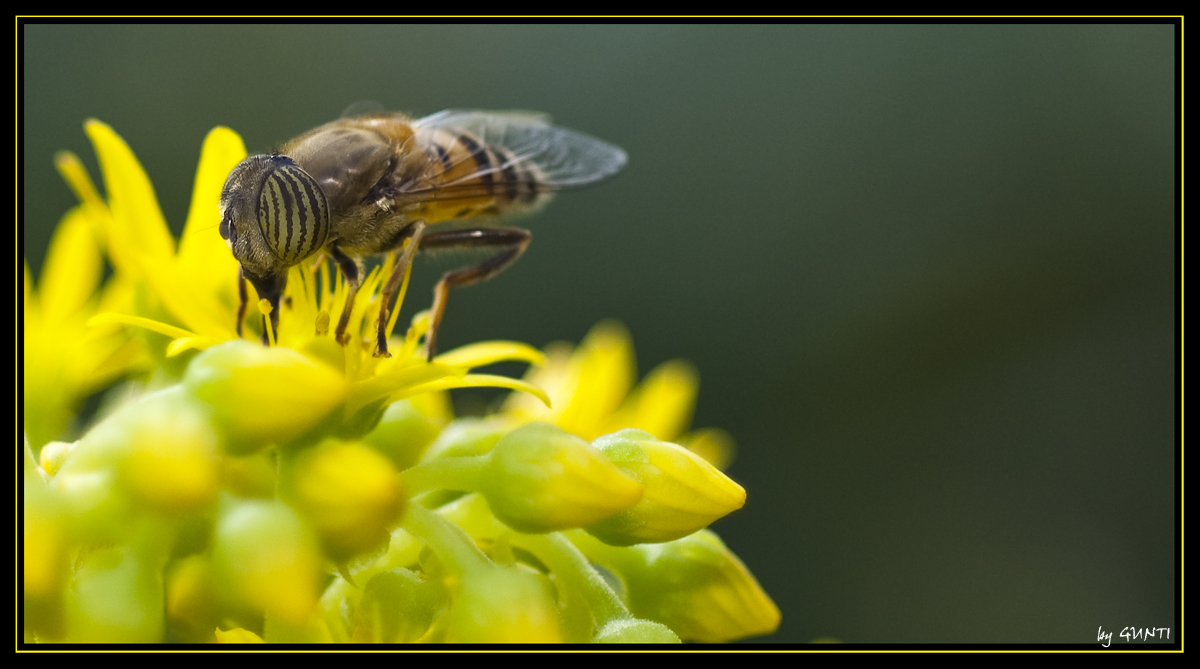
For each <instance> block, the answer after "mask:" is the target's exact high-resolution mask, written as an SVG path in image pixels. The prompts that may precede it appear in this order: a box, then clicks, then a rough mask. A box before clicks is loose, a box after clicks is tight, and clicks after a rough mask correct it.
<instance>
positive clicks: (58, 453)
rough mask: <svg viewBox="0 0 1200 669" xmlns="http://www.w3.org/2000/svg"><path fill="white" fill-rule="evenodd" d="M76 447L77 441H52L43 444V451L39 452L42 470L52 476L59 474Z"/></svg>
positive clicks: (39, 462)
mask: <svg viewBox="0 0 1200 669" xmlns="http://www.w3.org/2000/svg"><path fill="white" fill-rule="evenodd" d="M74 448H75V443H74V442H67V441H52V442H50V443H48V444H46V445H45V446H43V447H42V451H41V453H39V454H38V464H39V465H40V466H41V468H42V471H44V472H46V473H47V474H49V475H50V476H54V475H55V474H57V473H58V470H59V468H60V467H62V464H63V463H64V462H66V460H67V457H68V456H69V455H71V451H72V450H73V449H74Z"/></svg>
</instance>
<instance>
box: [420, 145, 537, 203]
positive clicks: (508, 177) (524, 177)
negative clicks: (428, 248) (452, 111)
mask: <svg viewBox="0 0 1200 669" xmlns="http://www.w3.org/2000/svg"><path fill="white" fill-rule="evenodd" d="M422 134H423V135H424V137H422V139H423V140H424V146H425V150H426V154H427V156H428V163H427V170H426V179H427V183H426V184H423V185H424V186H425V188H427V189H428V194H427V195H426V196H425V197H422V198H421V200H422V203H421V205H420V206H419V207H417V210H416V212H415V213H416V215H418V216H420V217H421V218H422V219H424V220H425V221H426V222H427V223H437V222H440V221H450V220H454V219H460V218H470V217H473V216H497V215H503V214H506V213H515V212H524V211H528V210H530V209H533V208H536V207H539V206H541V205H542V204H544V203H545V202H546V201H548V200H549V199H550V191H549V189H547V188H545V187H544V186H543V179H542V175H541V171H540V170H539V169H538V167H537V165H536V164H534V163H533V162H530V161H528V160H526V159H525V157H524V156H520V155H516V154H514V152H513V151H512V150H511V149H508V148H506V147H504V146H501V145H499V144H489V143H487V142H485V141H484V140H482V139H480V138H478V137H476V136H475V135H473V134H471V133H467V132H463V131H455V130H449V129H444V128H428V129H423V132H422ZM417 190H423V189H421V188H418V189H417Z"/></svg>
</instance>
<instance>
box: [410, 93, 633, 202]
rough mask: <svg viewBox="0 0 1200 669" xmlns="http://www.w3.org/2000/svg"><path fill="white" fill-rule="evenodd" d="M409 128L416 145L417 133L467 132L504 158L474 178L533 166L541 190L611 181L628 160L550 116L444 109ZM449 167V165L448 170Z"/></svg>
mask: <svg viewBox="0 0 1200 669" xmlns="http://www.w3.org/2000/svg"><path fill="white" fill-rule="evenodd" d="M413 125H414V126H416V128H417V129H418V141H420V137H421V135H422V134H423V133H422V132H421V131H423V130H435V129H441V130H447V131H450V132H452V133H467V134H469V135H472V136H474V137H476V138H478V139H479V140H480V141H481V142H482V143H483V144H484V145H486V146H489V147H502V148H503V149H505V153H506V154H507V155H506V156H505V158H506V159H505V161H504V162H503V163H502V164H499V165H492V166H489V167H487V168H486V169H483V170H480V171H479V172H477V173H475V174H473V175H472V176H473V177H474V176H480V175H481V174H485V173H500V172H504V171H505V170H511V169H512V168H513V167H516V166H522V165H534V166H536V170H534V172H536V173H537V174H538V182H539V185H540V186H543V187H546V188H549V189H562V188H573V187H577V186H586V185H588V184H591V183H595V182H597V181H600V180H601V179H604V178H606V177H609V176H612V175H613V174H616V173H617V172H618V171H620V169H621V168H622V167H624V166H625V162H626V161H627V157H626V155H625V152H624V151H623V150H621V148H620V147H617V146H614V145H612V144H609V143H608V142H605V141H603V140H599V139H596V138H595V137H591V136H589V135H585V134H583V133H581V132H576V131H574V130H569V129H567V128H562V127H559V126H556V125H553V124H551V123H550V121H549V117H548V116H546V115H545V114H539V113H536V112H525V111H507V112H494V111H492V112H483V111H470V110H458V109H447V110H446V111H442V112H438V113H436V114H433V115H431V116H426V117H425V118H422V119H419V120H417V121H416V122H414V124H413ZM426 134H428V133H426ZM453 167H454V165H449V166H448V168H447V171H449V170H450V169H453ZM468 178H470V177H468Z"/></svg>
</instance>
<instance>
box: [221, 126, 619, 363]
mask: <svg viewBox="0 0 1200 669" xmlns="http://www.w3.org/2000/svg"><path fill="white" fill-rule="evenodd" d="M625 161H626V156H625V152H624V151H622V150H621V149H620V148H618V147H616V146H613V145H611V144H608V143H606V142H603V141H600V140H598V139H595V138H593V137H589V136H587V135H584V134H582V133H578V132H575V131H573V130H568V129H566V128H560V127H558V126H555V125H551V124H550V123H549V122H548V121H547V120H546V118H545V117H543V116H540V115H537V114H534V113H528V112H482V111H461V110H447V111H443V112H439V113H437V114H433V115H432V116H427V117H425V118H422V119H417V120H411V119H409V118H407V117H405V116H403V115H401V114H396V113H375V114H367V115H365V116H358V117H354V118H342V119H339V120H337V121H333V122H332V123H327V124H325V125H323V126H321V127H319V128H316V129H315V130H311V131H309V132H307V133H305V134H303V135H301V136H299V137H297V138H296V139H293V140H291V141H290V142H287V143H286V144H284V145H283V146H282V147H280V149H279V150H278V151H276V152H275V153H271V154H266V155H257V156H251V157H249V158H247V159H246V160H244V161H242V162H241V163H240V164H238V166H237V167H235V168H234V169H233V171H232V172H231V173H230V174H229V177H228V179H226V181H225V188H224V190H223V191H222V193H221V225H220V231H221V237H223V238H224V239H225V240H226V241H227V242H228V243H229V248H230V249H231V250H232V251H233V255H234V257H235V258H237V260H238V263H239V264H240V267H239V268H238V295H239V297H240V305H239V306H238V322H237V331H238V334H239V335H241V333H242V321H243V319H244V317H245V311H246V302H247V299H248V298H247V293H246V285H245V283H244V281H245V280H248V281H250V283H252V284H254V288H255V290H257V291H258V294H259V297H260V298H265V299H267V300H268V301H269V302H270V303H271V306H272V310H271V314H270V319H271V327H272V328H276V329H277V328H278V326H279V301H280V296H281V295H282V294H283V289H284V287H285V286H286V283H287V272H288V268H289V267H291V266H293V265H296V264H297V263H299V262H301V261H303V260H304V259H306V258H308V257H310V256H313V255H314V254H316V253H319V252H321V251H322V250H323V251H324V252H325V253H328V254H329V255H330V256H331V257H332V258H333V259H334V261H336V262H337V264H338V267H339V268H340V269H341V271H342V274H343V275H345V277H346V280H347V284H348V286H349V290H348V296H347V299H346V306H345V307H344V308H343V310H342V315H341V318H340V319H339V320H338V326H337V331H336V336H337V340H338V342H339V343H341V344H343V345H345V344H346V343H347V342H348V341H349V337H348V335H347V334H346V326H347V323H348V322H349V319H350V310H351V309H352V308H353V304H354V295H355V293H356V292H357V290H358V286H359V284H360V283H361V281H362V276H363V264H362V259H363V257H365V256H371V255H379V254H385V253H391V252H398V253H399V254H400V257H399V259H398V260H397V262H396V264H395V269H394V270H393V272H392V274H391V276H390V277H389V278H388V280H387V282H386V284H385V285H384V289H383V306H382V307H381V309H380V312H379V325H378V329H377V348H376V355H378V356H388V355H389V354H388V351H387V335H386V332H385V331H386V327H387V320H388V311H389V305H390V303H391V300H392V298H393V296H394V294H395V292H396V290H397V288H398V287H399V285H400V282H401V280H402V279H403V277H404V273H405V271H406V270H407V268H408V266H409V265H410V264H411V263H412V258H413V256H414V254H415V253H416V251H417V250H418V249H444V248H467V247H471V248H484V249H499V252H497V253H496V254H495V255H493V256H491V257H489V258H488V259H486V260H484V261H482V262H480V263H478V264H475V265H469V266H466V267H462V268H459V269H456V270H453V271H450V272H447V273H446V274H444V275H443V276H442V278H441V280H440V281H438V283H437V286H436V287H435V288H434V299H433V308H432V311H431V315H430V323H429V333H428V335H427V336H426V340H425V341H426V355H427V357H428V358H430V359H432V357H433V354H434V351H435V346H436V336H437V329H438V325H439V323H440V322H441V320H442V315H443V313H444V312H445V309H446V298H447V296H448V295H449V292H450V289H451V288H454V287H458V286H468V285H471V284H473V283H478V282H480V281H485V280H487V279H490V278H492V277H493V276H495V275H497V274H499V273H500V272H501V271H503V270H504V269H505V268H507V267H508V266H510V265H512V264H513V262H515V261H516V259H517V258H519V257H520V256H521V254H522V253H524V251H525V248H526V247H527V246H528V245H529V241H530V239H531V235H530V233H529V231H527V230H523V229H521V228H514V227H496V226H494V225H488V223H490V221H488V220H487V219H488V218H489V217H496V216H501V215H507V214H520V213H527V212H529V211H532V210H534V209H536V208H538V207H540V206H542V205H544V204H545V203H546V202H547V201H548V200H549V199H550V196H551V195H552V193H553V192H554V191H557V190H562V189H565V188H574V187H576V186H584V185H587V184H591V183H594V182H596V181H599V180H601V179H603V178H605V177H608V176H610V175H612V174H615V173H616V172H617V171H618V170H620V169H621V167H623V166H624V165H625ZM460 221H465V222H466V225H463V224H461V223H460V224H459V225H446V226H445V228H446V229H443V230H436V231H427V228H429V227H431V226H434V225H438V226H441V225H442V224H445V223H452V222H460ZM479 221H482V222H481V223H478V222H479ZM405 241H408V244H407V246H406V245H405ZM265 318H266V317H264V327H263V342H264V343H266V342H267V334H266V332H267V328H266V323H265Z"/></svg>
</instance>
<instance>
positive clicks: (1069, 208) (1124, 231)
mask: <svg viewBox="0 0 1200 669" xmlns="http://www.w3.org/2000/svg"><path fill="white" fill-rule="evenodd" d="M20 39H21V40H22V42H21V44H20V49H21V51H20V55H21V58H22V62H21V64H20V69H19V72H20V76H21V77H22V79H21V82H20V91H21V99H20V105H21V112H22V125H21V133H22V135H21V148H22V151H21V154H20V157H21V160H22V163H21V169H22V178H21V180H20V181H21V188H22V203H21V210H20V211H21V216H22V222H21V235H22V241H23V254H24V258H25V259H26V261H27V262H28V263H29V265H30V267H31V269H32V270H33V271H34V273H35V274H34V275H35V276H36V273H37V271H38V270H39V268H40V266H41V262H42V257H43V254H44V252H45V247H46V242H47V238H48V235H49V234H50V232H51V230H52V229H53V227H54V226H55V224H56V223H57V221H58V220H59V218H60V217H61V216H62V214H63V213H64V212H65V211H66V210H67V209H68V208H69V207H70V206H72V205H73V204H74V199H73V196H72V195H71V193H70V192H69V191H68V189H67V187H66V186H65V185H64V184H63V183H62V181H61V179H59V177H58V175H57V173H56V172H55V171H54V168H53V165H52V156H53V154H54V152H55V151H57V150H60V149H70V150H72V151H74V152H76V153H77V154H79V155H80V157H82V158H83V159H84V161H85V163H86V164H88V165H89V167H90V169H91V171H92V175H93V178H98V175H99V172H98V170H97V169H96V167H95V159H94V154H93V153H92V150H91V147H90V146H89V144H88V142H87V139H86V137H85V136H84V133H83V130H82V123H83V121H84V119H86V118H89V117H95V118H98V119H100V120H102V121H104V122H106V123H108V124H110V125H111V126H112V127H113V128H114V129H115V130H116V131H117V132H118V133H120V134H121V135H122V136H123V137H124V138H125V139H126V140H127V141H128V142H129V144H130V146H131V147H132V148H133V150H134V151H135V152H136V154H137V155H138V156H139V158H140V159H141V161H142V163H143V165H144V166H145V168H146V170H147V171H148V173H149V175H150V177H151V179H152V180H153V182H154V184H155V187H156V188H157V192H158V195H159V198H160V201H161V204H162V207H163V210H164V212H165V214H166V216H167V218H168V220H169V221H171V223H172V225H173V226H175V230H176V231H178V230H179V229H180V227H181V226H182V223H183V220H184V217H185V214H186V210H187V206H188V201H189V196H190V192H191V188H192V179H193V177H194V170H195V166H196V161H197V158H198V155H199V149H200V144H201V141H202V140H203V138H204V135H205V133H207V132H208V130H209V129H210V128H212V127H213V126H216V125H227V126H229V127H232V128H233V129H235V130H237V131H238V132H239V133H241V135H242V136H243V138H244V139H245V141H246V144H247V147H248V148H249V149H250V151H251V152H256V151H264V150H267V149H269V148H270V147H271V146H272V145H275V144H277V143H279V142H282V141H284V140H287V139H289V138H291V137H292V136H295V135H297V134H299V133H301V132H303V131H305V130H308V129H310V128H312V127H315V126H317V125H319V124H321V123H324V122H326V121H329V120H332V119H334V118H337V117H338V116H339V115H340V114H341V112H342V111H343V109H344V108H346V107H347V106H348V105H349V104H351V103H354V102H356V101H361V100H377V101H379V102H381V103H382V104H383V105H384V106H385V107H386V108H388V109H395V110H400V111H406V112H410V113H412V114H415V115H424V114H429V113H432V112H436V111H438V110H440V109H443V108H448V107H459V108H478V109H516V108H519V109H534V110H540V111H544V112H548V113H550V114H552V115H553V116H554V118H555V120H556V121H557V122H559V123H561V124H562V125H565V126H568V127H571V128H575V129H578V130H582V131H584V132H587V133H589V134H592V135H595V136H597V137H600V138H603V139H606V140H608V141H611V142H613V143H615V144H618V145H620V146H622V147H624V148H625V149H626V150H627V151H628V152H629V156H630V162H629V165H628V167H627V169H626V170H625V171H624V172H623V173H622V174H621V175H620V176H619V177H618V178H617V179H615V180H613V181H611V182H608V183H605V184H603V185H601V186H598V187H595V188H591V189H588V190H585V191H581V192H577V193H570V194H566V195H563V196H562V197H560V198H559V199H558V200H557V201H556V202H554V203H552V204H551V206H550V207H548V208H547V209H546V210H544V211H543V212H541V213H540V214H538V215H536V216H534V217H532V218H530V219H524V221H523V224H524V225H527V226H528V227H529V228H530V229H532V230H533V232H534V242H533V244H532V246H531V247H530V249H529V252H528V253H527V254H526V255H525V257H524V258H523V259H522V260H521V262H519V263H517V264H516V265H515V266H514V267H513V268H512V269H510V270H508V271H506V272H505V273H504V274H503V275H501V276H500V277H498V278H496V279H495V280H493V281H491V282H489V283H487V284H485V285H482V286H478V287H474V288H469V289H465V290H461V291H458V292H456V293H455V294H454V296H453V298H452V299H451V301H450V307H449V310H448V312H447V317H446V321H445V324H444V329H443V335H442V337H443V338H442V340H441V342H440V343H441V346H442V347H443V349H444V350H448V349H450V348H451V347H453V346H456V345H459V344H463V343H466V342H470V341H476V340H481V339H515V340H520V341H527V342H530V343H533V344H535V345H542V344H545V343H547V342H549V341H551V340H556V339H566V340H571V341H578V340H579V339H581V338H582V337H583V335H584V334H585V333H586V332H587V330H588V329H589V328H590V327H591V326H592V325H593V324H594V323H596V322H597V321H599V320H600V319H602V318H608V317H612V318H617V319H619V320H621V321H623V322H624V323H625V324H627V325H628V326H629V328H630V330H631V331H632V333H633V336H634V341H635V344H636V346H637V351H638V357H639V362H640V369H641V372H642V373H645V372H646V371H648V370H649V369H651V368H652V367H653V366H655V365H657V364H659V363H661V362H663V361H665V360H668V359H671V358H675V357H683V358H687V359H690V360H692V361H693V362H695V363H696V365H697V366H698V368H699V370H700V373H701V381H702V383H701V392H700V399H699V404H698V406H697V411H696V421H695V422H696V425H698V426H719V427H723V428H725V429H727V430H729V431H730V432H731V433H733V435H734V436H735V437H736V439H737V441H738V445H739V456H738V459H737V461H736V462H735V464H734V465H733V467H732V468H731V470H730V474H731V476H733V478H735V479H736V480H738V481H739V482H740V483H742V484H743V485H744V486H745V487H746V489H747V491H748V494H749V499H748V502H747V504H746V507H745V508H744V509H743V510H742V511H740V512H737V513H735V514H733V515H732V516H731V517H729V518H726V519H724V520H722V521H721V522H719V523H718V524H717V525H716V526H715V529H716V530H717V532H718V533H719V534H720V535H721V536H722V537H723V538H724V539H725V541H726V542H727V543H728V544H729V545H730V547H731V548H733V549H734V550H735V551H736V552H737V553H738V554H739V555H740V556H741V557H742V558H743V560H744V561H745V562H746V563H747V565H748V566H749V567H750V568H751V569H752V570H753V572H754V573H755V574H756V575H757V577H758V578H759V580H760V581H761V582H762V584H763V586H764V587H765V588H766V590H767V591H768V592H769V593H770V594H771V595H772V596H773V597H774V598H775V600H776V601H777V603H778V604H779V606H780V608H781V609H782V611H783V623H782V625H781V626H780V628H779V631H778V632H777V633H776V634H774V635H772V636H768V637H763V638H760V639H758V641H769V642H786V643H795V642H808V641H811V640H814V639H817V638H822V637H834V638H836V639H839V640H842V641H846V642H885V643H896V642H993V643H994V642H1077V643H1093V642H1094V641H1095V639H1096V633H1097V629H1098V628H1100V627H1103V628H1104V630H1105V631H1108V632H1115V633H1117V634H1119V632H1120V630H1121V628H1123V627H1125V626H1131V625H1132V626H1139V627H1170V628H1171V629H1172V634H1176V633H1177V631H1178V625H1179V623H1180V621H1179V620H1178V619H1177V618H1176V601H1177V595H1178V592H1179V588H1180V587H1181V586H1180V581H1179V579H1178V573H1177V569H1178V556H1179V554H1180V545H1179V544H1178V543H1177V536H1178V535H1177V531H1178V529H1179V523H1180V517H1179V514H1180V508H1181V507H1180V506H1179V503H1178V497H1177V482H1178V480H1179V470H1178V468H1177V467H1178V452H1179V447H1178V443H1179V428H1178V424H1177V421H1178V407H1179V402H1178V395H1177V392H1178V391H1177V383H1178V378H1179V371H1180V369H1181V363H1180V359H1179V355H1178V350H1177V344H1178V342H1177V336H1176V333H1177V332H1178V331H1179V330H1178V328H1179V327H1180V322H1179V320H1178V315H1177V314H1178V312H1177V309H1178V308H1179V295H1178V291H1177V288H1178V283H1177V281H1178V272H1179V267H1178V264H1177V263H1178V258H1179V255H1178V247H1177V231H1178V229H1179V228H1178V227H1177V221H1178V218H1177V216H1178V209H1177V202H1178V196H1179V194H1178V192H1177V189H1176V185H1177V181H1176V161H1177V160H1178V157H1177V153H1176V149H1177V147H1178V144H1177V134H1176V132H1177V131H1176V125H1177V123H1178V117H1177V110H1178V109H1179V106H1180V105H1179V101H1178V100H1177V97H1176V92H1177V88H1176V87H1177V82H1178V76H1179V75H1178V72H1177V60H1176V50H1177V48H1178V45H1177V43H1176V39H1177V33H1176V32H1175V28H1174V26H1171V25H1129V26H1118V25H1052V26H1037V25H984V26H956V25H903V26H885V25H811V26H804V25H740V26H713V25H697V26H688V25H650V26H637V25H593V26H563V25H499V26H469V25H449V26H448V25H338V26H328V27H326V26H315V25H302V26H292V25H255V26H244V27H243V26H232V25H211V26H202V25H196V26H156V25H138V26H119V25H80V26H73V25H25V26H23V27H22V28H21V30H20ZM214 206H215V203H214ZM213 234H216V231H215V230H214V231H213ZM452 266H454V263H453V259H452V260H449V261H447V260H441V259H437V258H435V259H433V261H432V262H422V263H419V265H418V270H419V271H418V272H417V274H416V275H415V279H414V281H415V282H416V283H415V284H414V288H413V290H412V292H410V294H409V295H410V297H409V298H408V301H407V303H406V305H405V306H406V313H411V312H413V311H415V310H416V309H422V308H426V307H427V306H428V302H429V301H430V292H429V291H430V289H431V287H432V284H433V282H434V281H435V280H436V278H437V276H438V275H439V274H440V272H442V271H444V270H445V269H447V268H449V267H452ZM231 280H232V277H231ZM405 318H407V316H405ZM485 399H486V398H485ZM464 401H466V402H469V401H470V400H469V398H468V399H467V400H464ZM1114 638H1116V637H1114ZM1175 638H1176V637H1175V636H1172V639H1175Z"/></svg>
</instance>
